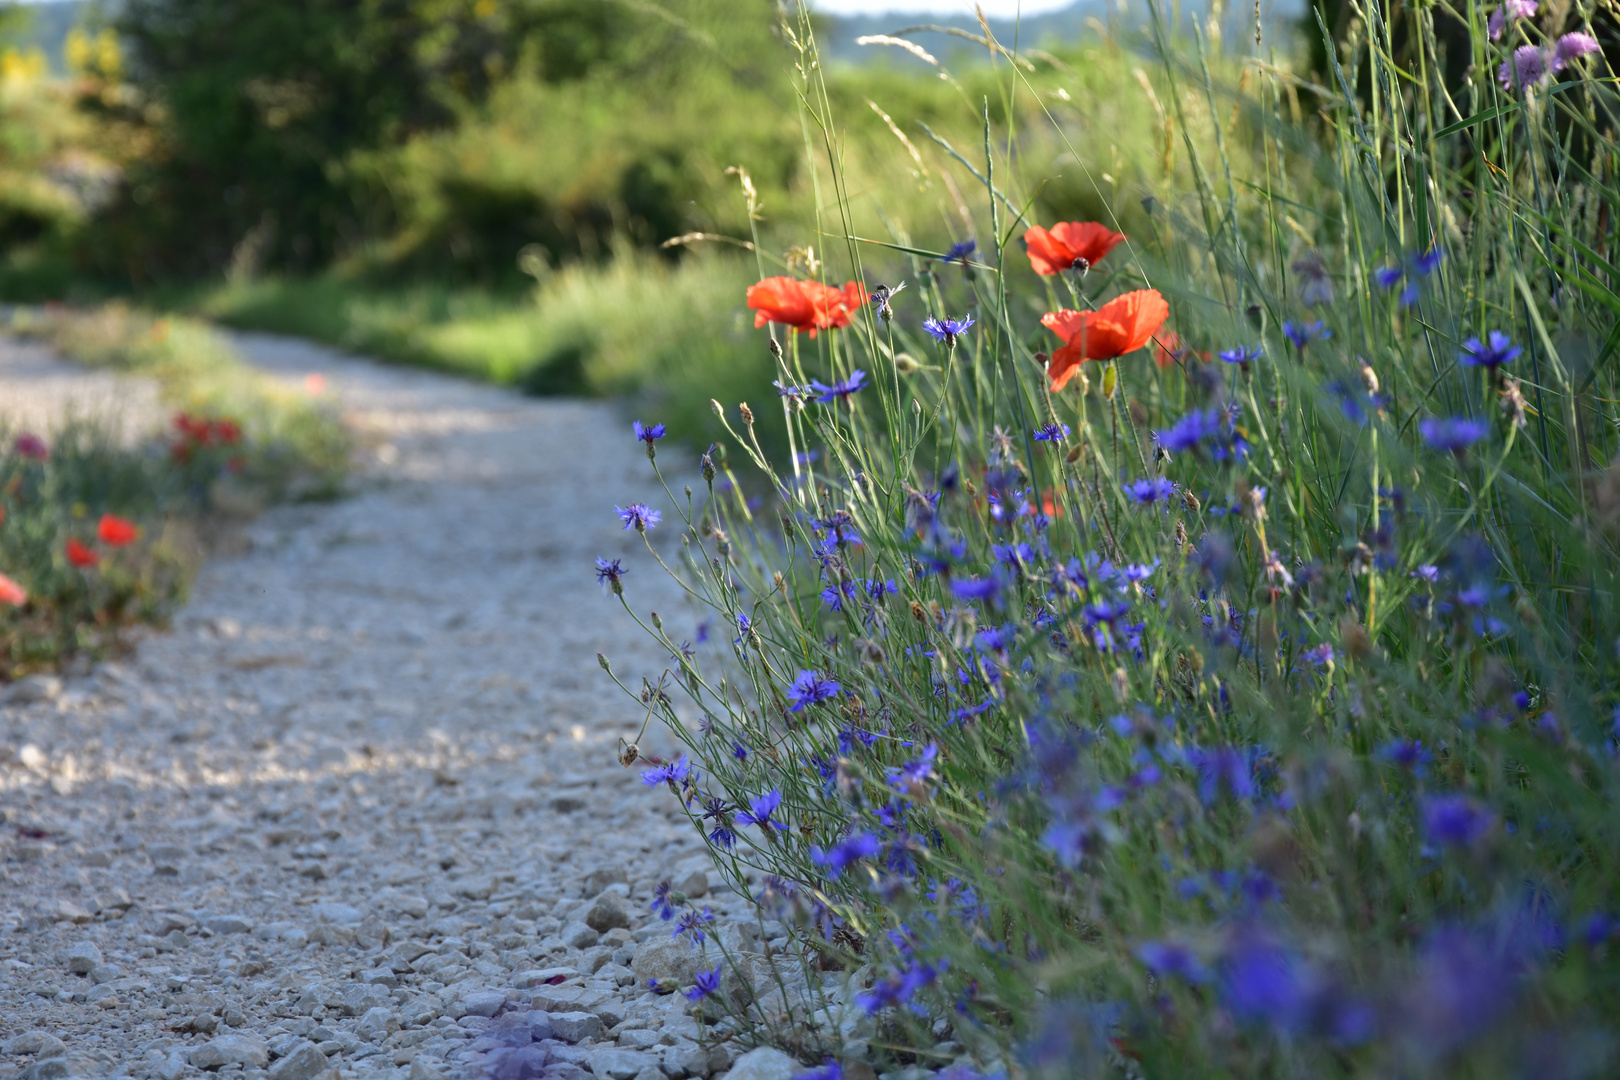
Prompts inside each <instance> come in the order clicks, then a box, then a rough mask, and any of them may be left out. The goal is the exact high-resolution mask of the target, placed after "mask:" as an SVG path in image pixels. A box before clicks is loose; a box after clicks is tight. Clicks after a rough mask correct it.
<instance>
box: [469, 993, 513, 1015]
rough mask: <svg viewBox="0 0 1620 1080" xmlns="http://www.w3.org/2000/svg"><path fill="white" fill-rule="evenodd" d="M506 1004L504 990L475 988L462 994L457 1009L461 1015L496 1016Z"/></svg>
mask: <svg viewBox="0 0 1620 1080" xmlns="http://www.w3.org/2000/svg"><path fill="white" fill-rule="evenodd" d="M504 1004H506V994H505V992H504V991H500V990H475V991H473V992H471V993H468V994H463V995H462V996H461V999H460V1001H459V1003H458V1008H457V1011H458V1012H459V1013H460V1015H461V1016H494V1015H495V1014H496V1013H497V1012H499V1011H500V1008H501V1006H502V1005H504ZM459 1018H460V1017H458V1019H459Z"/></svg>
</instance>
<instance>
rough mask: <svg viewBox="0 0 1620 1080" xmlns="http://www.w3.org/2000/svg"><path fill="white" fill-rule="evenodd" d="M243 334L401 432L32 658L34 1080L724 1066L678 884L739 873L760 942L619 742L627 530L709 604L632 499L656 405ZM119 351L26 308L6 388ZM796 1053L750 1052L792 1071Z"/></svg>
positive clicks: (19, 763)
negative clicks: (116, 628) (605, 559)
mask: <svg viewBox="0 0 1620 1080" xmlns="http://www.w3.org/2000/svg"><path fill="white" fill-rule="evenodd" d="M238 340H239V342H240V344H241V345H242V347H243V349H244V351H245V352H246V353H247V354H248V355H249V357H250V358H251V359H252V360H253V362H255V363H256V364H258V365H259V366H261V367H263V368H265V369H267V370H270V371H272V372H273V373H276V374H278V375H282V376H285V377H286V378H287V379H288V380H289V381H290V382H293V383H295V384H298V385H305V379H306V376H307V375H309V374H311V373H319V374H321V375H323V376H324V377H325V379H326V381H327V386H328V392H331V393H335V394H337V395H338V396H339V398H340V399H341V402H342V405H343V407H344V409H345V411H346V413H348V414H349V415H351V416H352V418H353V420H354V422H355V423H356V424H357V425H358V426H360V427H361V428H362V429H363V430H365V431H366V432H368V433H370V443H369V448H368V451H367V453H368V455H369V465H368V466H367V467H366V468H365V469H363V470H362V474H361V477H360V479H359V488H360V491H359V493H358V494H357V495H355V496H354V497H352V498H350V499H347V500H345V501H342V502H339V503H335V504H331V505H322V506H306V507H284V508H280V509H277V510H274V511H272V512H270V513H269V514H266V515H265V516H264V517H262V518H260V519H259V520H258V521H257V522H255V523H254V524H253V526H251V528H250V530H249V531H250V540H251V544H250V546H249V550H248V551H247V552H246V553H245V554H242V555H240V556H236V557H231V558H222V559H218V560H215V561H213V562H211V563H210V564H209V565H208V566H207V567H206V568H205V569H204V571H203V573H202V575H201V578H200V579H199V581H198V583H197V587H196V589H195V593H194V596H193V599H192V601H191V603H190V604H189V605H188V606H187V607H186V608H185V609H184V610H183V611H182V612H181V613H180V615H179V616H178V617H177V618H176V620H175V623H174V625H173V627H172V628H170V629H169V630H167V631H163V632H150V633H147V634H145V635H144V636H143V638H142V639H141V640H140V642H139V644H138V646H137V648H136V649H135V650H134V652H133V653H132V654H131V655H130V656H128V657H127V658H126V659H125V660H123V661H121V662H117V663H106V664H103V665H101V666H100V667H99V668H97V669H96V670H94V671H93V672H92V673H90V674H88V675H85V676H83V677H71V678H68V679H66V680H65V681H61V680H56V679H51V678H40V677H35V678H32V679H29V680H24V681H23V682H21V683H18V684H16V685H15V686H13V687H12V688H11V689H10V690H9V691H8V692H7V697H6V699H5V701H6V703H5V704H4V705H3V706H0V1080H10V1078H12V1077H18V1076H19V1075H20V1076H21V1077H22V1078H25V1080H55V1078H57V1077H62V1076H84V1077H99V1076H130V1077H137V1078H143V1077H161V1078H162V1080H180V1078H182V1077H187V1076H199V1075H201V1074H202V1073H203V1072H204V1071H208V1072H211V1073H215V1074H218V1075H223V1076H231V1075H235V1076H242V1077H246V1078H249V1080H259V1078H261V1077H266V1076H268V1077H269V1080H316V1078H317V1077H321V1078H323V1080H338V1078H339V1077H341V1078H344V1080H349V1078H358V1077H399V1078H401V1080H404V1078H407V1077H408V1078H410V1080H431V1078H433V1077H437V1076H459V1075H474V1074H476V1073H477V1072H479V1071H484V1070H487V1068H488V1067H489V1066H490V1065H491V1064H492V1063H493V1062H494V1061H495V1060H496V1059H499V1058H500V1057H501V1055H503V1054H504V1055H505V1059H504V1060H505V1065H504V1068H503V1070H502V1071H501V1074H500V1075H501V1076H502V1077H503V1080H526V1078H527V1077H530V1076H535V1075H543V1076H548V1077H557V1078H558V1080H564V1078H570V1077H573V1078H577V1077H580V1076H584V1075H595V1076H599V1077H609V1076H611V1077H615V1078H617V1080H632V1078H639V1080H662V1078H671V1080H679V1078H681V1077H686V1076H709V1075H713V1074H717V1073H720V1072H723V1071H724V1070H726V1069H727V1068H728V1067H729V1066H731V1064H732V1058H733V1057H734V1056H735V1054H736V1053H737V1051H736V1050H733V1049H731V1048H730V1047H728V1046H724V1045H722V1046H718V1047H715V1048H712V1049H711V1048H709V1047H707V1046H705V1045H700V1044H699V1037H700V1034H701V1032H700V1030H699V1027H698V1024H697V1021H696V1020H695V1019H694V1018H693V1017H692V1016H691V1015H689V1014H688V1012H687V1003H686V1001H685V1000H684V999H683V998H682V996H681V995H679V994H673V995H659V994H655V993H651V992H649V991H647V989H646V980H647V978H649V977H651V978H659V979H662V980H665V981H666V982H667V981H670V980H674V981H684V982H690V978H691V973H692V972H693V971H695V970H697V967H698V964H699V961H700V960H701V957H700V956H698V954H695V953H693V952H692V950H691V949H690V948H689V947H688V946H687V945H686V943H685V942H684V941H681V942H674V941H671V940H670V933H669V929H670V924H668V923H664V922H660V921H658V920H657V919H656V918H655V917H653V916H652V915H651V914H650V912H649V910H648V901H649V899H650V896H651V893H652V889H653V888H654V886H655V885H656V883H657V882H659V881H660V880H663V879H673V880H675V882H676V883H677V885H678V886H683V887H684V888H686V889H687V890H688V891H689V892H690V893H692V894H694V895H703V894H704V892H705V891H706V890H709V889H715V890H716V891H714V892H710V893H708V895H707V896H706V897H705V899H704V900H703V901H701V902H702V903H708V904H712V905H713V906H714V907H715V909H716V911H717V913H719V914H721V916H722V918H721V921H720V922H719V923H717V924H716V925H717V926H721V927H724V928H725V929H724V930H723V936H724V937H725V938H729V939H730V942H731V944H732V945H733V946H737V947H750V948H751V947H753V946H754V945H755V944H756V942H755V940H754V939H753V938H751V937H750V936H749V935H750V929H749V926H748V925H747V924H741V923H737V922H731V921H729V917H730V915H732V914H737V915H740V914H741V912H742V910H743V906H742V900H741V898H740V897H737V896H735V895H734V894H731V893H729V892H727V891H725V890H723V889H718V888H716V887H717V886H718V885H719V879H718V877H714V876H713V875H712V873H711V872H710V864H709V861H708V859H707V856H706V855H705V854H704V853H703V852H702V850H701V847H700V846H699V844H698V843H697V842H696V838H695V837H694V836H693V835H692V833H691V830H690V828H689V827H688V826H686V825H685V823H684V820H682V819H679V818H678V817H677V816H676V814H675V806H674V800H673V798H672V797H671V796H670V795H669V793H668V792H666V791H662V790H649V789H647V788H646V787H644V786H643V785H641V784H640V783H639V777H638V775H637V773H636V771H635V770H625V769H622V768H620V767H619V766H618V765H617V764H615V763H614V760H613V756H614V747H615V744H616V741H617V739H618V737H620V736H621V735H626V734H633V733H634V725H635V724H637V723H638V722H639V720H640V717H639V716H637V715H636V713H635V711H634V710H633V709H632V707H631V706H632V705H633V703H631V702H628V701H626V700H625V699H624V698H623V697H622V696H617V695H616V692H615V691H613V690H612V687H611V684H609V683H608V682H607V680H606V678H605V676H603V674H602V673H601V672H600V671H599V670H598V668H597V666H596V663H595V662H594V658H593V654H594V653H595V652H597V651H598V650H601V651H603V652H606V653H607V654H608V655H610V656H611V657H612V658H613V660H614V661H615V665H616V669H617V670H620V671H624V672H634V673H637V674H639V673H641V672H643V671H646V672H654V671H657V670H659V669H660V668H661V666H662V658H661V657H660V656H659V655H658V653H657V651H656V650H655V649H654V648H653V647H652V646H651V644H650V643H649V642H646V641H644V640H643V639H641V638H640V637H639V631H637V630H636V629H635V628H634V626H633V625H631V624H630V623H629V620H628V619H626V618H625V617H624V615H623V613H622V612H621V611H620V610H619V609H618V606H617V605H616V604H615V603H613V602H612V601H611V600H609V599H608V598H605V597H604V596H603V595H602V593H601V591H600V589H599V588H598V587H597V586H596V584H595V581H594V579H593V575H592V571H591V564H592V559H593V558H594V557H595V556H597V555H606V556H609V557H613V556H625V557H626V562H627V564H628V565H630V566H631V567H632V573H631V576H630V577H628V578H627V579H626V584H627V587H633V588H634V589H635V590H636V595H637V601H638V603H642V602H645V601H646V600H647V598H649V597H651V598H652V603H653V604H655V605H656V604H658V603H659V602H663V603H664V604H665V617H666V621H669V622H671V625H679V624H680V621H681V620H686V621H690V618H691V616H690V615H689V614H688V613H686V612H684V611H682V609H681V605H680V603H679V602H678V598H677V597H676V596H675V595H674V593H673V590H672V587H671V586H669V585H668V584H667V583H663V582H660V581H659V580H658V579H657V577H656V575H655V574H654V573H652V572H649V570H648V563H649V561H648V560H647V559H646V558H645V555H644V554H643V555H642V557H641V558H636V557H635V555H636V552H635V547H636V546H637V545H636V544H635V543H633V542H632V541H633V540H634V534H633V533H625V532H622V531H620V530H619V528H618V522H617V521H616V519H615V518H614V515H613V514H612V511H611V506H610V504H611V503H613V502H620V503H623V502H627V501H629V500H632V499H637V498H649V499H650V498H651V497H652V496H653V495H654V493H655V490H656V488H655V481H654V479H653V476H652V473H651V470H650V468H649V466H648V464H647V462H646V460H645V458H644V456H643V455H642V454H641V453H640V452H639V448H638V447H637V445H636V444H634V443H633V442H632V440H631V438H630V435H629V432H628V424H627V423H626V422H625V421H624V419H623V418H621V417H620V416H619V415H617V414H616V413H615V412H614V411H613V410H612V409H611V408H609V407H607V406H604V405H601V404H594V403H581V402H571V401H544V402H539V401H533V400H525V399H523V398H519V397H516V396H513V395H511V394H508V393H505V392H503V391H500V390H496V389H493V388H490V387H485V386H477V385H472V384H468V383H462V382H458V381H454V380H451V379H447V378H443V377H439V376H435V375H431V374H426V373H422V372H414V371H408V370H401V369H398V368H387V367H381V366H377V365H372V364H368V363H365V362H362V361H357V360H354V359H349V358H345V357H342V356H340V355H338V354H335V353H332V352H330V351H327V350H323V349H320V348H317V347H314V346H311V345H308V344H305V343H301V342H295V341H289V340H285V339H277V338H271V337H264V336H248V335H244V336H242V337H241V338H239V339H238ZM110 378H111V377H109V376H105V375H96V374H92V373H87V372H83V371H80V370H77V369H74V368H72V367H71V366H70V365H66V364H64V363H62V362H60V361H58V360H55V359H54V358H51V357H49V355H48V354H45V353H43V352H42V351H41V350H40V349H39V348H38V347H37V346H24V345H19V344H18V343H16V342H0V394H3V396H4V404H0V412H7V413H10V414H11V415H18V414H19V413H21V414H23V415H26V416H27V417H28V418H29V422H30V423H34V424H36V425H40V424H42V420H41V419H40V417H41V413H40V409H41V408H43V407H46V406H49V407H59V406H60V403H61V402H62V401H63V400H66V399H67V398H70V397H74V398H75V399H76V400H86V399H91V398H94V399H96V400H103V401H112V402H117V401H127V400H130V394H131V393H145V392H146V391H145V390H144V389H142V388H140V387H135V388H133V390H132V391H130V392H124V391H121V390H119V389H118V387H116V386H115V387H114V390H113V392H112V393H111V394H110V395H109V394H108V393H107V387H108V382H109V379H110ZM76 390H77V391H83V393H79V394H77V396H76V397H75V391H76ZM97 395H100V397H99V398H98V397H97ZM42 402H43V403H44V405H42V404H41V403H42ZM670 613H679V614H677V615H676V616H675V618H674V620H671V618H670ZM647 742H648V740H643V745H644V746H646V744H647ZM766 929H767V934H768V935H769V934H770V933H772V932H774V931H775V928H774V927H771V926H769V925H768V926H767V928H766ZM705 966H707V965H705ZM706 1041H708V1040H706ZM503 1047H504V1048H505V1049H501V1048H503ZM492 1048H493V1049H492ZM773 1053H775V1052H774V1051H754V1052H753V1053H752V1054H750V1055H749V1056H748V1059H747V1060H746V1061H745V1062H744V1063H743V1064H742V1065H739V1066H737V1068H735V1069H734V1070H733V1073H734V1075H736V1076H737V1077H738V1078H739V1080H741V1078H743V1077H745V1076H746V1077H781V1076H786V1075H787V1072H786V1068H787V1067H786V1064H785V1063H786V1059H785V1058H782V1057H781V1056H780V1055H777V1058H775V1059H771V1058H769V1055H770V1054H773ZM492 1054H493V1057H492V1056H491V1055H492Z"/></svg>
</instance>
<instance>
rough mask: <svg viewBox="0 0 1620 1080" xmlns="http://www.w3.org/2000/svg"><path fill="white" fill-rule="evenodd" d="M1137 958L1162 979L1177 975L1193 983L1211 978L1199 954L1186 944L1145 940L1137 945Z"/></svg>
mask: <svg viewBox="0 0 1620 1080" xmlns="http://www.w3.org/2000/svg"><path fill="white" fill-rule="evenodd" d="M1136 958H1137V959H1138V960H1140V961H1142V964H1143V965H1144V966H1145V967H1146V968H1147V969H1148V970H1149V971H1151V972H1153V974H1155V975H1157V976H1158V977H1159V978H1161V979H1162V978H1164V977H1165V976H1167V975H1175V976H1178V977H1180V978H1182V979H1185V980H1187V981H1188V982H1191V983H1201V982H1206V981H1207V980H1208V979H1209V969H1208V968H1207V967H1205V966H1204V962H1203V961H1202V960H1200V959H1198V954H1197V953H1195V952H1193V951H1192V950H1191V949H1189V948H1188V947H1187V946H1185V945H1180V944H1176V943H1174V942H1167V941H1144V942H1142V944H1140V945H1138V946H1137V947H1136Z"/></svg>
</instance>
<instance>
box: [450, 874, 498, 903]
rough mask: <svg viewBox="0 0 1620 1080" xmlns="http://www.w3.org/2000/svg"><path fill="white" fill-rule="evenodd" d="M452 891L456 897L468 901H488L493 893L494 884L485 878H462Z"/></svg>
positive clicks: (491, 880)
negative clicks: (464, 898) (463, 897)
mask: <svg viewBox="0 0 1620 1080" xmlns="http://www.w3.org/2000/svg"><path fill="white" fill-rule="evenodd" d="M452 889H453V891H454V892H455V894H456V895H457V896H465V897H466V898H467V899H468V900H488V899H489V898H490V896H492V895H493V894H494V892H495V882H494V880H493V879H491V878H487V877H473V878H463V879H462V880H461V881H458V882H456V883H455V885H454V886H452Z"/></svg>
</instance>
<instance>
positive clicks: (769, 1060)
mask: <svg viewBox="0 0 1620 1080" xmlns="http://www.w3.org/2000/svg"><path fill="white" fill-rule="evenodd" d="M799 1071H800V1066H799V1063H798V1062H796V1061H794V1060H793V1059H792V1058H790V1057H788V1056H787V1055H786V1054H784V1053H782V1051H780V1050H776V1049H774V1048H772V1047H769V1046H758V1047H755V1048H754V1049H752V1050H750V1051H748V1053H746V1054H744V1055H742V1057H739V1058H738V1059H737V1062H736V1064H734V1065H733V1066H732V1067H731V1071H730V1072H728V1073H726V1075H725V1080H793V1075H794V1074H795V1073H797V1072H799Z"/></svg>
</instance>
